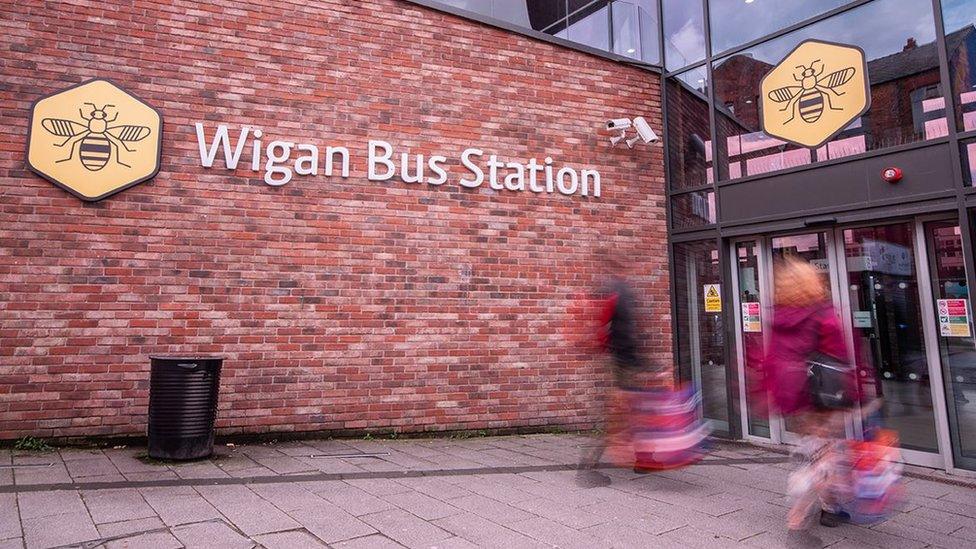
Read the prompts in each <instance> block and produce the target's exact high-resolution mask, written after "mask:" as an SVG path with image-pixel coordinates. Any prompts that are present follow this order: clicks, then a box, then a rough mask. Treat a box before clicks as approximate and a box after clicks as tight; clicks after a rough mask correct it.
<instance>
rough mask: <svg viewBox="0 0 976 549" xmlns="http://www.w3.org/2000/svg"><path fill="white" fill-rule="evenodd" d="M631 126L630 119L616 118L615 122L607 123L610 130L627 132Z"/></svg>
mask: <svg viewBox="0 0 976 549" xmlns="http://www.w3.org/2000/svg"><path fill="white" fill-rule="evenodd" d="M630 125H631V124H630V119H629V118H614V119H613V120H609V121H607V129H608V130H626V129H627V128H629V127H630Z"/></svg>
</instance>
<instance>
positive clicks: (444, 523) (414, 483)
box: [0, 435, 976, 549]
mask: <svg viewBox="0 0 976 549" xmlns="http://www.w3.org/2000/svg"><path fill="white" fill-rule="evenodd" d="M587 443H588V441H587V439H585V438H582V437H578V436H572V435H530V436H511V437H492V438H471V439H454V440H449V439H436V440H429V439H424V440H395V441H387V440H345V441H334V440H319V441H306V442H290V443H281V444H274V445H248V446H238V447H233V448H232V447H221V448H220V452H219V454H220V455H219V456H217V457H216V458H214V459H211V460H207V461H201V462H194V463H187V464H182V465H165V464H156V463H150V462H147V461H146V460H144V459H139V456H140V455H141V454H143V452H144V449H141V448H120V449H113V450H79V449H66V450H61V451H59V452H56V453H49V454H28V453H22V452H11V451H7V450H5V451H0V548H2V549H6V548H13V547H17V548H22V547H25V546H26V547H29V548H34V547H69V546H70V547H110V548H115V547H126V548H136V547H152V548H162V549H166V548H171V547H172V548H176V547H206V548H222V547H241V548H243V547H267V548H269V549H274V548H288V549H292V548H302V547H325V546H328V547H336V548H343V549H351V548H373V547H375V548H387V547H401V546H405V547H439V548H459V547H505V548H521V547H553V546H555V547H585V548H598V547H648V548H667V547H797V546H800V544H801V543H803V544H805V546H810V547H827V546H829V547H831V548H836V549H846V548H851V547H885V548H886V549H896V548H903V547H904V548H916V547H946V548H960V547H967V546H968V547H973V546H976V490H973V489H972V488H969V487H964V486H958V485H953V484H949V483H943V482H933V481H930V480H922V479H918V478H909V479H906V480H907V488H908V493H909V494H910V500H909V503H908V505H907V506H906V507H905V509H904V510H903V512H902V513H900V514H898V515H897V516H895V517H893V518H892V519H890V520H888V521H887V522H884V523H882V524H879V525H875V526H873V527H871V528H863V527H858V526H851V525H844V526H841V527H838V528H834V529H827V528H823V527H820V526H816V527H815V528H814V529H813V530H812V534H813V535H812V536H810V537H807V538H805V539H796V538H790V537H788V536H787V534H786V532H785V529H784V526H783V525H784V523H785V517H786V510H787V508H786V506H787V499H786V497H785V496H784V487H785V484H786V475H787V472H788V469H789V464H788V463H786V460H785V457H784V456H783V455H781V454H777V453H773V452H769V451H766V450H762V449H758V448H753V447H748V446H739V445H731V444H730V445H717V446H716V447H715V448H713V450H712V451H711V455H710V456H709V457H708V458H707V459H706V461H705V462H703V463H702V464H699V465H696V466H694V467H691V468H688V469H684V470H680V471H671V472H665V473H656V474H651V475H637V474H634V473H632V472H631V471H629V470H621V469H609V470H607V471H606V472H607V474H608V475H609V476H610V477H611V478H612V481H613V482H612V484H611V485H610V486H606V487H597V488H583V487H580V486H578V485H577V484H576V482H575V472H574V471H573V470H572V468H573V467H574V464H575V462H576V460H577V459H578V456H579V452H580V446H581V445H583V444H587ZM362 453H380V454H385V453H388V454H389V455H382V456H379V457H372V458H370V457H334V456H336V455H337V454H347V455H348V454H362ZM47 464H52V465H50V466H47ZM11 465H15V466H16V467H13V468H11V467H10V466H11ZM31 465H35V466H31ZM36 465H41V466H40V467H38V466H36Z"/></svg>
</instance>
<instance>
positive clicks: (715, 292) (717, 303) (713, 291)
mask: <svg viewBox="0 0 976 549" xmlns="http://www.w3.org/2000/svg"><path fill="white" fill-rule="evenodd" d="M704 293H705V312H706V313H721V312H722V285H721V284H705V286H704Z"/></svg>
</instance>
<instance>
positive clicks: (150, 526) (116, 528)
mask: <svg viewBox="0 0 976 549" xmlns="http://www.w3.org/2000/svg"><path fill="white" fill-rule="evenodd" d="M95 528H96V529H98V535H99V536H100V537H101V538H102V539H106V538H114V537H119V536H128V535H132V534H137V533H142V532H148V531H150V530H166V529H167V527H166V525H165V524H163V521H161V520H159V517H157V516H153V517H151V518H142V519H133V520H124V521H121V522H109V523H106V524H96V525H95Z"/></svg>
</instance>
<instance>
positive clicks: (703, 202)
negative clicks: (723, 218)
mask: <svg viewBox="0 0 976 549" xmlns="http://www.w3.org/2000/svg"><path fill="white" fill-rule="evenodd" d="M713 223H715V193H713V192H712V191H694V192H690V193H686V194H679V195H677V196H675V197H673V198H672V199H671V225H672V226H673V227H674V228H675V229H691V228H694V227H704V226H705V225H711V224H713Z"/></svg>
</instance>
